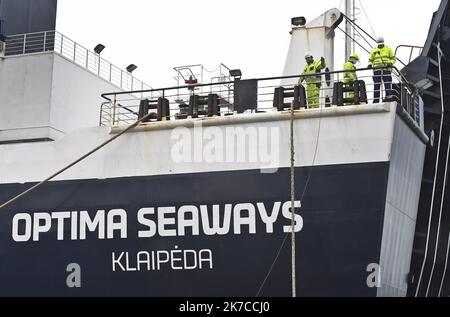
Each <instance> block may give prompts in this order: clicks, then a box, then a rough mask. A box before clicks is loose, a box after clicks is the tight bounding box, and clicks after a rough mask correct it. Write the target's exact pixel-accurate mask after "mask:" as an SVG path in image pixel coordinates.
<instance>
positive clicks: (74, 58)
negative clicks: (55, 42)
mask: <svg viewBox="0 0 450 317" xmlns="http://www.w3.org/2000/svg"><path fill="white" fill-rule="evenodd" d="M76 54H77V43H75V42H73V61H74V62H76V56H77V55H76Z"/></svg>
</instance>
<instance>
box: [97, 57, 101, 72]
mask: <svg viewBox="0 0 450 317" xmlns="http://www.w3.org/2000/svg"><path fill="white" fill-rule="evenodd" d="M100 62H101V57H100V55H98V65H97V66H98V69H97V75H98V77H100Z"/></svg>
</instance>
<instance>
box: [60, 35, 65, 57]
mask: <svg viewBox="0 0 450 317" xmlns="http://www.w3.org/2000/svg"><path fill="white" fill-rule="evenodd" d="M63 45H64V35H62V34H61V50H60V51H61V52H60V53H61V55H62V53H63Z"/></svg>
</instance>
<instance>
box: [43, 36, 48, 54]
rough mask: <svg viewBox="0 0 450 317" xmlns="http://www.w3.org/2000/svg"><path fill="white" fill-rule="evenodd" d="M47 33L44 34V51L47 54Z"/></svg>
mask: <svg viewBox="0 0 450 317" xmlns="http://www.w3.org/2000/svg"><path fill="white" fill-rule="evenodd" d="M46 44H47V32H44V49H43V50H42V51H43V52H45V48H46V47H47V45H46Z"/></svg>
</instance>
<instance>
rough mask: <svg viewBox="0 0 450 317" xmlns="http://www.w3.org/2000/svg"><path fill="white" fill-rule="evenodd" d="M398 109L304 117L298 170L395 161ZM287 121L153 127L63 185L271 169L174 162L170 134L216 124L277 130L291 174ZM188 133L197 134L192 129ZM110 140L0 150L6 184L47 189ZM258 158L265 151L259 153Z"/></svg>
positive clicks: (100, 131) (78, 139) (70, 138)
mask: <svg viewBox="0 0 450 317" xmlns="http://www.w3.org/2000/svg"><path fill="white" fill-rule="evenodd" d="M395 109H396V103H391V104H381V105H362V106H353V107H340V108H337V107H335V108H326V109H322V110H320V109H318V110H313V111H300V112H299V117H298V119H297V120H296V121H295V140H296V148H297V149H296V162H297V166H311V165H313V164H314V165H316V166H321V165H336V164H352V163H368V162H387V161H389V157H390V151H391V144H392V136H393V128H394V121H395V117H396V115H395ZM267 116H275V117H276V116H278V119H276V118H271V120H270V121H267V120H268V119H269V118H267ZM288 118H289V115H288V114H286V113H285V114H282V113H275V114H256V115H255V114H244V115H240V116H235V117H228V118H225V117H223V118H205V119H194V120H180V121H176V122H174V121H172V122H166V123H164V122H162V123H157V124H156V125H160V128H161V129H159V130H151V129H150V131H146V130H148V129H147V128H150V127H152V126H153V125H155V123H150V124H148V125H147V126H143V127H141V128H139V129H138V131H141V132H131V133H128V134H126V135H124V136H122V137H120V138H119V139H117V140H116V141H114V142H113V143H111V144H110V145H108V146H107V147H105V148H103V149H102V150H100V151H99V152H98V153H96V154H95V155H94V156H92V157H90V158H88V159H87V160H86V161H84V162H83V163H81V164H79V165H77V166H75V167H74V168H72V169H71V170H69V171H67V172H66V173H64V174H62V175H61V176H60V177H59V178H58V180H70V179H93V178H94V179H95V178H115V177H128V176H146V175H169V174H179V173H201V172H213V171H232V170H250V169H259V168H261V167H264V166H261V164H258V163H214V162H213V163H206V162H199V163H195V162H192V163H176V162H175V161H174V160H173V159H172V156H171V149H172V147H173V146H174V144H175V143H176V140H173V139H171V133H172V131H173V130H172V129H167V128H165V127H164V125H173V124H174V123H177V124H182V125H185V126H187V127H189V126H192V125H193V122H205V124H206V122H209V124H211V125H212V124H216V123H217V124H219V123H220V122H222V123H223V124H225V125H218V126H217V127H216V129H220V131H222V132H223V131H225V129H226V128H228V127H240V128H278V129H279V134H280V140H279V143H278V145H277V147H276V148H277V150H279V153H280V155H279V157H280V163H279V167H288V166H290V155H289V153H290V152H289V151H290V148H289V124H290V123H289V121H288V120H286V119H288ZM227 120H232V121H231V122H229V121H227ZM157 127H158V126H157ZM188 130H189V131H191V132H193V129H192V128H188ZM319 130H320V133H319ZM110 137H112V135H111V134H109V130H108V128H88V129H80V130H77V131H75V132H73V133H70V134H69V135H67V136H65V137H64V138H62V139H60V140H57V141H55V142H47V143H39V144H15V145H3V146H0V182H1V183H16V182H32V181H41V180H42V179H45V178H46V177H48V176H49V175H51V174H52V173H54V172H55V171H57V170H59V169H60V168H62V167H64V166H65V165H67V164H68V163H70V162H72V161H74V160H75V159H77V158H78V157H80V156H81V155H83V154H85V153H86V152H88V151H89V150H91V149H92V148H94V147H96V146H97V145H99V144H100V143H102V142H103V141H105V140H107V139H108V138H110ZM316 145H317V153H316ZM243 146H245V147H246V146H248V145H243ZM193 147H194V145H192V148H193ZM238 149H239V147H238V146H237V145H235V146H234V147H233V148H230V146H228V147H227V146H225V148H224V152H225V153H226V152H227V151H231V150H234V151H238ZM241 149H242V148H241ZM255 150H256V151H258V150H259V148H255ZM315 154H316V155H315ZM314 157H315V160H314Z"/></svg>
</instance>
